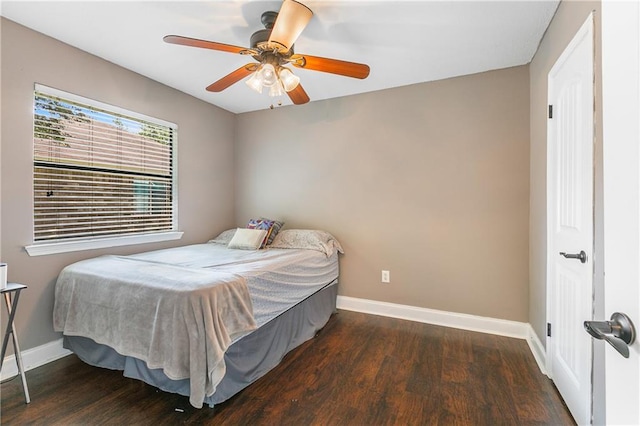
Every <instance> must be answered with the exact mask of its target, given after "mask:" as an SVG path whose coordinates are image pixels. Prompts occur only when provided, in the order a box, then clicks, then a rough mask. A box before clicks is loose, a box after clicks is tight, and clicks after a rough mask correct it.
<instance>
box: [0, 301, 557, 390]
mask: <svg viewBox="0 0 640 426" xmlns="http://www.w3.org/2000/svg"><path fill="white" fill-rule="evenodd" d="M337 308H338V309H344V310H347V311H355V312H362V313H366V314H372V315H381V316H385V317H391V318H398V319H404V320H408V321H416V322H422V323H426V324H433V325H441V326H444V327H452V328H459V329H462V330H469V331H477V332H480V333H489V334H495V335H498V336H506V337H514V338H517V339H525V340H526V341H527V343H528V344H529V348H530V349H531V352H532V353H533V357H534V358H535V360H536V362H537V363H538V367H539V368H540V371H542V373H543V374H547V372H546V368H545V365H546V362H545V358H546V356H545V349H544V346H543V345H542V342H541V341H540V339H539V338H538V336H537V335H536V333H535V332H534V331H533V328H532V327H531V325H530V324H528V323H524V322H517V321H508V320H503V319H497V318H488V317H480V316H476V315H468V314H459V313H455V312H446V311H438V310H435V309H428V308H419V307H416V306H407V305H399V304H395V303H387V302H378V301H375V300H367V299H358V298H354V297H348V296H338V300H337ZM70 354H71V351H69V350H67V349H64V348H63V347H62V339H58V340H56V341H53V342H50V343H45V344H44V345H41V346H38V347H35V348H32V349H27V350H25V351H22V361H23V362H24V369H25V371H29V370H31V369H33V368H36V367H40V366H41V365H44V364H47V363H49V362H52V361H55V360H57V359H60V358H62V357H65V356H67V355H70ZM17 374H18V366H17V364H16V359H15V356H14V355H9V356H7V357H6V358H5V359H4V363H3V366H2V373H1V374H0V380H3V381H4V380H6V379H8V378H11V377H13V376H15V375H17Z"/></svg>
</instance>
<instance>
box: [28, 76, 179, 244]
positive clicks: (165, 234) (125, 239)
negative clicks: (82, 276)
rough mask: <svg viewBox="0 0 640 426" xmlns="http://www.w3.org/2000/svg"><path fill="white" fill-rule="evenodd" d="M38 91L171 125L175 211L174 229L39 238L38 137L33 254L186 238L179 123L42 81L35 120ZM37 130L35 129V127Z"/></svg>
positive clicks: (32, 222)
mask: <svg viewBox="0 0 640 426" xmlns="http://www.w3.org/2000/svg"><path fill="white" fill-rule="evenodd" d="M36 93H42V94H45V95H48V96H54V97H58V98H60V99H63V100H68V101H71V102H77V103H80V104H84V105H87V106H89V107H92V108H97V109H101V110H105V111H108V112H109V113H112V114H114V115H118V114H120V115H125V116H129V117H131V118H134V119H139V120H144V121H148V122H151V123H154V124H158V125H162V126H166V127H170V128H172V129H173V138H172V150H171V162H172V179H171V184H172V188H171V197H172V199H171V211H172V222H171V230H167V231H158V232H150V233H142V232H141V233H137V234H136V233H127V234H122V235H106V236H87V237H79V238H73V239H59V240H50V241H40V242H38V241H35V202H34V196H35V182H34V172H35V141H32V149H33V151H32V158H31V167H32V175H31V176H32V184H31V190H32V193H31V202H32V205H31V219H32V221H31V232H32V234H31V241H32V244H30V245H26V246H25V250H26V251H27V253H28V254H29V255H30V256H41V255H49V254H55V253H66V252H73V251H83V250H91V249H99V248H108V247H118V246H126V245H133V244H145V243H154V242H161V241H171V240H178V239H180V238H182V235H183V234H184V233H183V232H181V231H178V167H177V166H178V156H177V155H178V134H177V130H178V126H177V125H176V124H175V123H171V122H168V121H165V120H162V119H158V118H155V117H150V116H147V115H144V114H141V113H138V112H135V111H130V110H127V109H125V108H121V107H118V106H114V105H111V104H107V103H105V102H100V101H96V100H93V99H90V98H86V97H84V96H79V95H76V94H73V93H68V92H65V91H62V90H58V89H54V88H52V87H48V86H45V85H42V84H38V83H36V84H35V87H34V92H33V98H32V99H33V102H34V105H33V107H32V110H31V112H32V114H33V120H35V102H36ZM34 123H35V121H32V129H33V128H34V126H35V124H34ZM32 134H33V130H32Z"/></svg>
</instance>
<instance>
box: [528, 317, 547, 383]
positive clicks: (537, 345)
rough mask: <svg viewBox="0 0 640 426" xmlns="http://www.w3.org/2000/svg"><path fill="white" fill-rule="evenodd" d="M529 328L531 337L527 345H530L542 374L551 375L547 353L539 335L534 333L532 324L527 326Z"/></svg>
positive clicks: (529, 336)
mask: <svg viewBox="0 0 640 426" xmlns="http://www.w3.org/2000/svg"><path fill="white" fill-rule="evenodd" d="M527 325H528V328H529V335H528V336H527V343H528V344H529V349H531V353H532V354H533V357H534V358H535V359H536V363H538V368H540V371H542V374H545V375H547V376H548V375H549V374H548V373H547V351H546V349H545V348H544V346H543V345H542V342H541V341H540V339H539V338H538V335H537V334H536V332H535V331H533V327H531V324H527Z"/></svg>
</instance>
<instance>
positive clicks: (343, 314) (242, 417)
mask: <svg viewBox="0 0 640 426" xmlns="http://www.w3.org/2000/svg"><path fill="white" fill-rule="evenodd" d="M27 381H28V384H29V390H30V392H31V400H32V402H31V404H28V405H27V404H25V403H24V396H23V394H22V386H21V383H20V379H19V378H16V379H14V380H11V381H9V382H7V383H4V384H3V385H2V387H1V396H0V398H1V418H0V422H1V423H2V424H3V425H23V424H46V425H93V424H117V425H125V424H126V425H138V424H139V425H163V424H167V425H174V424H220V425H261V424H263V425H457V424H460V425H464V424H470V425H529V424H531V425H533V424H546V425H564V424H567V425H570V424H574V422H573V420H572V418H571V416H570V414H569V412H568V411H567V409H566V407H565V406H564V404H563V402H562V400H561V398H560V396H559V395H558V393H557V391H556V389H555V387H554V386H553V384H552V382H551V381H550V380H549V379H548V378H547V377H546V376H544V375H543V374H542V373H540V370H539V369H538V367H537V365H536V363H535V360H534V358H533V356H532V354H531V352H530V351H529V348H528V346H527V343H526V342H525V341H524V340H518V339H511V338H506V337H499V336H492V335H487V334H482V333H474V332H468V331H462V330H456V329H452V328H445V327H438V326H432V325H427V324H420V323H415V322H409V321H402V320H396V319H391V318H384V317H379V316H374V315H366V314H360V313H356V312H348V311H340V312H339V313H338V314H336V315H333V316H332V318H331V319H330V320H329V323H328V324H327V325H326V326H325V328H324V329H323V330H322V331H321V332H320V333H319V334H318V336H316V337H315V338H314V339H312V340H311V341H309V342H306V343H305V344H303V345H302V346H300V347H299V348H297V349H295V350H294V351H292V352H291V353H289V354H288V355H287V356H286V357H285V359H284V360H283V362H282V363H281V364H280V365H279V366H278V367H276V368H275V369H274V370H272V371H271V372H270V373H269V374H267V375H266V376H265V377H263V378H262V379H260V380H258V381H257V382H256V383H254V384H253V385H251V386H249V387H248V388H247V389H245V390H244V391H242V392H240V393H239V394H238V395H236V396H235V397H233V398H232V399H230V400H229V401H226V402H225V403H223V404H220V405H217V406H216V407H215V408H214V409H211V408H209V407H208V406H205V407H204V408H202V409H195V408H193V407H191V406H190V405H189V402H188V399H187V398H186V397H183V396H179V395H174V394H168V393H165V392H162V391H159V390H157V389H155V388H153V387H151V386H148V385H146V384H144V383H142V382H139V381H136V380H132V379H127V378H124V377H123V376H122V373H121V372H119V371H111V370H106V369H101V368H95V367H91V366H88V365H86V364H84V363H83V362H81V361H79V360H78V358H76V357H75V355H71V356H68V357H65V358H63V359H60V360H58V361H55V362H53V363H50V364H47V365H45V366H42V367H39V368H36V369H33V370H31V371H29V372H27Z"/></svg>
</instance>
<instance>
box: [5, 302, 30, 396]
mask: <svg viewBox="0 0 640 426" xmlns="http://www.w3.org/2000/svg"><path fill="white" fill-rule="evenodd" d="M19 297H20V290H18V291H16V296H15V297H14V298H13V303H12V302H11V296H10V295H9V293H5V294H4V301H5V303H6V305H7V311H8V313H9V322H8V323H7V330H6V332H5V335H4V340H3V342H2V358H0V370H1V369H2V363H3V362H4V355H5V352H6V351H7V344H8V343H9V342H8V340H9V333H11V334H12V337H13V350H14V355H15V357H16V363H17V364H18V372H19V373H20V377H21V379H22V389H23V390H24V399H25V400H26V402H27V404H28V403H30V402H31V398H30V397H29V388H28V387H27V377H26V376H25V373H24V364H23V363H22V352H20V345H19V343H18V334H17V333H16V326H15V324H14V322H13V319H14V317H15V315H16V308H17V307H18V299H19Z"/></svg>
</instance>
